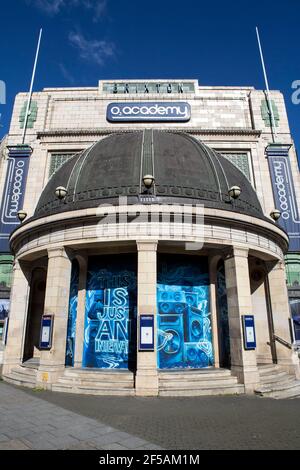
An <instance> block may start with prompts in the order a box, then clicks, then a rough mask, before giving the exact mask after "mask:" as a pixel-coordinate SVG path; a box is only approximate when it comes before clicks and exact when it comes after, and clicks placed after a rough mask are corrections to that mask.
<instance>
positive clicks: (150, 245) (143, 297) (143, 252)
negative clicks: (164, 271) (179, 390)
mask: <svg viewBox="0 0 300 470" xmlns="http://www.w3.org/2000/svg"><path fill="white" fill-rule="evenodd" d="M137 249H138V316H140V315H141V314H143V313H146V314H147V313H152V314H154V315H155V317H154V318H155V326H154V345H155V347H154V351H151V352H150V351H149V352H148V351H141V352H140V351H137V370H136V378H135V388H136V395H138V396H156V395H158V372H157V350H156V342H157V325H156V320H157V319H156V311H157V307H156V282H157V241H137ZM138 325H139V321H138ZM138 333H139V332H138ZM137 347H138V345H137Z"/></svg>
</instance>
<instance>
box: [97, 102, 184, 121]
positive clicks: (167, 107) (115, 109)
mask: <svg viewBox="0 0 300 470" xmlns="http://www.w3.org/2000/svg"><path fill="white" fill-rule="evenodd" d="M106 117H107V120H108V121H109V122H126V121H127V122H163V121H168V122H170V121H176V122H187V121H189V120H190V119H191V107H190V105H189V104H188V103H185V102H183V101H177V102H176V101H173V102H151V101H146V102H140V103H138V102H134V103H129V102H125V103H110V104H109V105H108V107H107V115H106Z"/></svg>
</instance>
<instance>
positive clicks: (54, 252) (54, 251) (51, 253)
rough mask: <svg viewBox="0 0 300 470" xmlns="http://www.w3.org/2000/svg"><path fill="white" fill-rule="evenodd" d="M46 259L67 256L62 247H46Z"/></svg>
mask: <svg viewBox="0 0 300 470" xmlns="http://www.w3.org/2000/svg"><path fill="white" fill-rule="evenodd" d="M47 253H48V259H50V258H69V256H68V254H67V252H66V250H65V248H64V247H60V248H48V249H47Z"/></svg>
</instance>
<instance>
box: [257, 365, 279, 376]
mask: <svg viewBox="0 0 300 470" xmlns="http://www.w3.org/2000/svg"><path fill="white" fill-rule="evenodd" d="M257 367H258V371H259V373H260V374H267V373H269V372H275V371H284V368H283V367H282V366H280V365H279V364H258V366H257Z"/></svg>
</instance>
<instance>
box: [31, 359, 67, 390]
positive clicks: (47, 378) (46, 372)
mask: <svg viewBox="0 0 300 470" xmlns="http://www.w3.org/2000/svg"><path fill="white" fill-rule="evenodd" d="M64 370H65V366H61V365H60V366H40V367H39V369H38V371H37V376H36V384H37V387H39V388H42V389H44V390H51V387H52V385H53V384H54V383H56V382H57V380H58V379H59V377H61V376H62V375H63V373H64Z"/></svg>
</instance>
